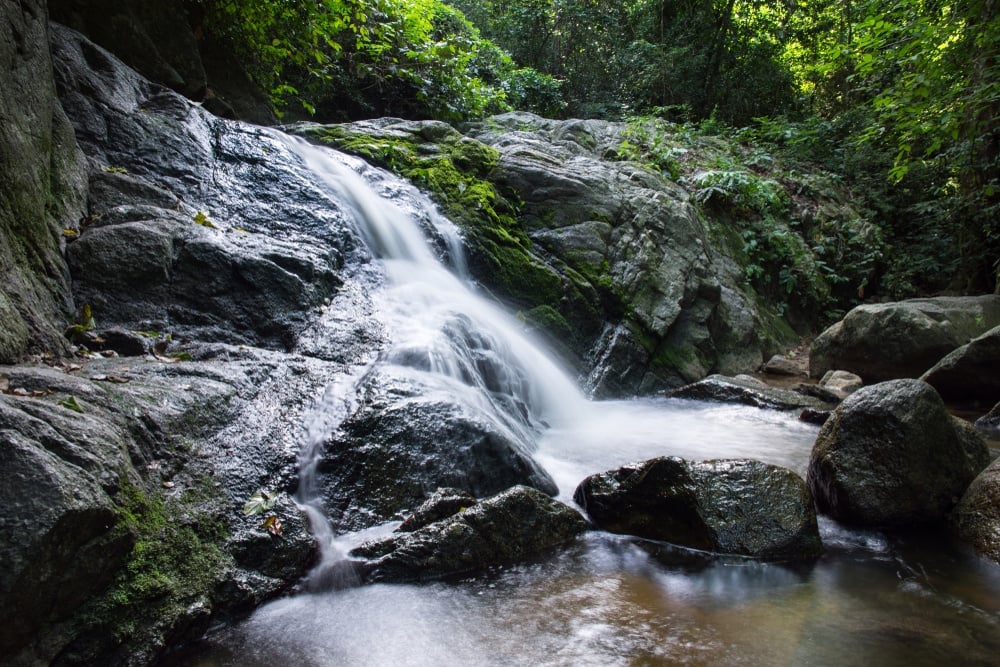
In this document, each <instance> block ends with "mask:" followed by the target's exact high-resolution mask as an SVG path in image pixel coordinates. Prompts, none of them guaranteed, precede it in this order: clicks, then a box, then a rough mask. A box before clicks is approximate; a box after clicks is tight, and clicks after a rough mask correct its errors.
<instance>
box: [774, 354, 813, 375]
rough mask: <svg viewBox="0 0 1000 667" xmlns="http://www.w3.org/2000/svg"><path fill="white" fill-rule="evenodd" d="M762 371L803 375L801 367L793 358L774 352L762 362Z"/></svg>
mask: <svg viewBox="0 0 1000 667" xmlns="http://www.w3.org/2000/svg"><path fill="white" fill-rule="evenodd" d="M764 372H765V373H768V374H770V375H788V376H795V375H804V372H803V370H802V368H801V367H800V366H799V364H798V363H796V362H795V360H794V359H789V358H787V357H785V356H782V355H780V354H776V355H774V356H773V357H771V358H770V359H768V361H767V363H766V364H764Z"/></svg>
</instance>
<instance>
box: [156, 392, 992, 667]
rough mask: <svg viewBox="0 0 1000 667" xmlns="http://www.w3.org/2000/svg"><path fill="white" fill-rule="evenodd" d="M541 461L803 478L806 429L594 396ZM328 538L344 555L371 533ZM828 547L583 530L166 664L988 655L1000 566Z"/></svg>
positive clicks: (867, 542) (938, 553)
mask: <svg viewBox="0 0 1000 667" xmlns="http://www.w3.org/2000/svg"><path fill="white" fill-rule="evenodd" d="M590 405H591V408H592V409H590V410H587V415H586V417H582V418H581V419H579V420H578V421H577V422H575V425H574V426H573V427H572V428H562V429H551V430H550V431H549V432H548V433H547V434H546V435H545V436H544V438H543V439H542V441H541V442H540V443H539V446H538V451H537V453H536V457H537V460H538V461H539V462H540V463H541V464H542V465H544V466H545V467H546V468H547V469H548V470H549V472H550V473H551V474H552V475H553V477H554V478H555V479H556V481H557V483H558V484H559V487H560V497H561V498H562V499H563V500H565V501H568V502H571V500H570V497H571V496H572V493H573V489H574V488H575V486H576V484H577V483H579V481H580V480H581V479H582V478H583V477H584V476H586V475H587V474H591V473H593V472H598V471H602V470H606V469H609V468H613V467H617V466H619V465H621V464H623V463H626V462H629V461H635V460H642V459H646V458H651V457H653V456H659V455H666V454H670V455H678V456H683V457H685V458H689V459H692V460H702V459H708V458H732V457H749V458H756V459H760V460H763V461H767V462H770V463H775V464H779V465H783V466H786V467H788V468H791V469H793V470H796V471H797V472H799V473H804V470H805V467H806V464H807V461H808V457H809V451H810V449H811V447H812V443H813V440H814V439H815V436H816V432H817V428H816V427H814V426H809V425H807V424H803V423H801V422H798V421H796V420H795V419H794V417H793V416H789V415H787V414H784V413H780V412H775V411H763V410H755V409H752V408H745V407H735V406H727V405H717V404H707V403H698V402H689V401H676V400H673V401H671V400H640V401H622V402H604V403H593V404H590ZM395 525H396V524H390V525H387V526H383V527H380V528H379V529H376V530H374V531H367V532H366V533H365V534H364V535H346V536H340V537H338V538H337V539H338V541H339V542H341V543H342V544H341V546H342V547H343V548H349V547H350V546H352V545H353V544H355V543H357V542H359V541H361V540H362V539H364V538H366V537H370V536H372V534H373V533H384V532H388V531H390V530H392V529H393V528H394V527H395ZM820 532H821V535H822V538H823V541H824V545H825V548H826V553H825V554H824V555H823V556H822V557H821V558H820V559H819V560H818V561H816V562H815V563H808V564H794V565H786V564H775V563H761V562H755V561H747V560H741V559H727V558H710V557H708V556H706V555H704V554H700V553H696V552H691V551H687V550H682V549H676V548H672V547H669V546H667V545H662V544H657V543H652V542H645V541H642V540H637V539H634V538H627V537H622V536H617V535H610V534H607V533H602V532H591V533H588V534H586V535H585V536H584V537H583V538H581V539H580V540H578V541H577V542H576V543H574V544H572V545H570V546H569V547H567V548H565V549H563V550H561V551H559V552H557V553H555V554H553V555H552V556H551V557H549V558H547V559H544V560H540V561H537V562H533V563H527V564H519V565H515V566H511V567H508V568H504V569H499V570H495V571H491V572H488V573H486V574H480V575H477V576H475V577H468V578H457V579H455V580H452V581H442V582H436V583H430V584H421V585H373V586H366V587H360V588H353V589H347V590H341V591H332V592H326V593H303V594H298V595H294V596H291V597H288V598H284V599H281V600H278V601H275V602H272V603H271V604H268V605H266V606H264V607H263V608H261V609H260V610H258V611H257V612H256V613H255V614H254V615H253V616H251V617H250V618H249V619H247V620H246V621H244V622H242V623H240V624H238V625H235V626H232V627H226V628H220V629H217V630H216V631H214V632H213V633H211V634H210V635H209V636H208V637H207V638H206V639H205V640H204V642H203V643H202V644H201V645H200V646H199V647H198V648H197V650H196V651H194V652H193V653H188V654H186V655H185V656H183V657H178V659H177V660H176V661H174V662H175V664H185V665H197V666H199V667H210V666H212V667H214V666H223V665H227V666H228V665H232V666H234V667H235V666H241V667H243V666H247V667H257V666H259V667H265V666H266V667H274V665H302V666H315V667H335V666H337V667H355V666H356V667H369V666H382V665H384V666H386V667H389V666H400V667H402V666H413V667H417V666H431V665H433V666H435V667H450V666H455V667H459V666H477V665H482V666H484V667H485V666H497V667H499V666H508V665H509V666H521V665H523V666H525V667H528V666H532V667H534V666H542V665H548V666H553V667H554V666H566V667H569V666H576V665H593V666H612V665H621V666H640V665H648V666H656V665H718V666H725V665H789V666H792V665H831V666H832V665H879V666H893V665H899V666H901V667H915V666H918V665H935V666H938V665H945V664H949V665H995V664H997V663H998V659H1000V658H998V656H1000V567H998V566H997V565H996V564H993V563H991V562H989V561H987V560H985V559H983V558H981V557H979V556H977V555H976V554H974V553H972V552H971V551H970V550H968V549H966V548H965V547H963V546H961V545H959V544H956V543H955V542H953V541H952V540H951V539H950V538H949V537H948V536H947V534H945V533H943V532H940V533H939V532H925V533H920V534H916V533H913V534H892V535H887V534H884V533H881V532H878V531H858V530H851V529H847V528H844V527H842V526H839V525H838V524H836V523H834V522H832V521H829V520H826V519H822V518H821V520H820Z"/></svg>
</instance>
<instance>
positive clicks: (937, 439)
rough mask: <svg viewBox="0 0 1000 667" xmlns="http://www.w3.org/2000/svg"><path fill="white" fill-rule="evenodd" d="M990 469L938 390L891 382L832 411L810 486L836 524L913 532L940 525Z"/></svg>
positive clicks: (981, 446) (982, 449) (982, 447)
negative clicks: (911, 529)
mask: <svg viewBox="0 0 1000 667" xmlns="http://www.w3.org/2000/svg"><path fill="white" fill-rule="evenodd" d="M988 462H989V452H988V450H987V448H986V444H985V443H984V442H983V440H982V439H981V438H980V437H979V436H978V435H977V434H976V433H975V431H974V429H972V427H971V426H969V425H968V424H966V423H965V422H963V421H962V420H960V419H958V418H956V417H952V416H951V415H949V414H948V412H947V411H946V410H945V407H944V403H943V402H942V400H941V397H940V396H938V394H937V392H935V391H934V389H933V387H931V386H930V385H928V384H927V383H925V382H921V381H919V380H892V381H889V382H883V383H881V384H876V385H871V386H868V387H864V388H862V389H859V390H858V391H856V392H855V393H853V394H851V395H850V396H849V397H847V399H845V400H844V402H843V403H841V404H840V406H838V407H837V408H836V409H835V410H834V411H833V414H832V415H831V416H830V419H829V420H828V421H827V422H826V424H825V425H824V426H823V427H822V429H820V432H819V436H818V437H817V439H816V444H815V446H814V447H813V451H812V455H811V457H810V461H809V471H808V476H807V481H808V483H809V487H810V489H811V490H812V492H813V495H814V496H815V498H816V505H817V507H818V508H819V510H820V511H822V512H824V513H826V514H829V515H830V516H831V517H833V518H835V519H837V520H839V521H843V522H845V523H852V524H860V525H869V526H908V525H916V524H923V523H928V522H933V521H939V520H941V519H943V518H944V517H945V515H946V514H947V513H948V512H949V511H950V510H951V509H952V507H954V506H955V503H957V502H958V499H959V498H960V497H961V495H962V493H963V492H964V491H965V489H966V487H967V486H968V485H969V483H970V482H971V481H972V480H973V478H974V477H975V476H976V475H977V474H978V473H979V472H980V471H981V470H982V469H983V468H984V467H986V464H987V463H988Z"/></svg>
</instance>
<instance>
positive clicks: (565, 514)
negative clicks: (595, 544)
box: [349, 486, 587, 582]
mask: <svg viewBox="0 0 1000 667" xmlns="http://www.w3.org/2000/svg"><path fill="white" fill-rule="evenodd" d="M586 528H587V522H586V521H584V519H583V517H581V516H580V514H579V513H578V512H577V511H576V510H574V509H572V508H571V507H569V506H567V505H564V504H563V503H561V502H559V501H557V500H554V499H553V498H550V497H549V496H547V495H545V494H544V493H542V492H540V491H538V490H536V489H532V488H529V487H526V486H515V487H513V488H511V489H508V490H506V491H504V492H502V493H499V494H497V495H495V496H493V497H492V498H487V499H486V500H483V501H481V502H479V503H477V504H476V505H474V506H473V507H470V508H468V509H465V510H463V511H461V512H459V513H457V514H454V515H453V516H451V517H449V518H446V519H442V520H440V521H437V522H434V523H431V524H430V525H427V526H425V527H423V528H420V529H419V530H416V531H414V532H407V533H400V534H397V535H394V536H392V537H389V538H386V539H383V540H378V541H375V542H369V543H366V544H363V545H362V546H360V547H358V548H357V549H354V550H353V551H351V553H350V554H349V556H350V557H351V558H357V559H362V558H363V559H366V560H364V561H360V562H358V563H356V564H355V566H356V567H357V569H358V570H359V572H360V574H361V578H362V580H363V581H365V582H376V581H381V582H401V581H419V580H426V579H436V578H440V577H443V576H446V575H452V574H459V573H465V572H473V571H480V570H485V569H487V568H490V567H493V566H497V565H507V564H511V563H517V562H521V561H524V560H526V559H530V558H535V557H538V556H541V555H543V554H545V553H547V552H549V551H552V549H554V548H555V547H558V546H560V545H562V544H566V543H567V542H570V541H572V540H573V538H575V537H576V536H577V535H579V534H580V533H582V532H583V531H584V530H586Z"/></svg>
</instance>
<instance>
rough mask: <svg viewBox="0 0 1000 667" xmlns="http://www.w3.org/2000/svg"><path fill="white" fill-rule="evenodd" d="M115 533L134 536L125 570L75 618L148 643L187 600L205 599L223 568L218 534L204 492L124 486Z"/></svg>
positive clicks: (225, 559)
mask: <svg viewBox="0 0 1000 667" xmlns="http://www.w3.org/2000/svg"><path fill="white" fill-rule="evenodd" d="M117 502H118V504H119V522H118V525H117V526H116V527H115V528H114V531H117V532H128V533H130V534H132V535H133V536H134V546H133V547H132V551H131V553H130V554H129V557H128V560H127V562H126V564H125V567H124V568H122V570H121V572H120V573H119V575H118V577H117V578H116V579H115V581H114V582H113V583H112V585H111V586H110V587H109V588H108V590H107V591H105V593H104V594H103V595H102V596H100V597H99V598H97V599H96V600H94V601H92V602H91V603H90V604H88V606H87V607H86V608H85V609H84V611H83V613H82V620H83V621H84V622H85V623H86V624H87V625H89V626H92V627H94V628H101V629H103V630H105V631H107V632H110V633H111V634H112V635H114V636H115V637H116V639H117V640H118V641H119V642H121V643H128V642H130V641H133V640H140V641H141V640H144V639H145V640H148V639H149V638H150V637H151V636H152V635H153V634H154V633H156V632H157V631H158V630H157V628H159V631H164V630H168V629H169V627H170V625H171V624H172V623H173V622H174V621H175V620H176V619H177V618H178V617H179V616H180V615H181V614H183V613H184V611H185V610H186V609H187V608H188V607H190V606H191V605H192V604H193V603H195V602H197V601H199V600H203V599H205V597H206V596H207V594H208V593H209V592H210V591H211V590H212V587H213V585H214V581H215V580H216V578H217V577H218V576H219V575H220V574H221V573H222V572H223V570H224V568H225V567H226V565H227V564H228V563H229V559H228V557H227V556H226V555H225V554H224V553H223V552H222V550H221V548H220V546H219V545H220V544H221V543H222V541H223V540H224V539H225V538H226V530H225V527H224V524H223V522H222V520H221V518H220V517H219V516H216V515H214V514H213V513H212V512H210V511H208V510H207V509H206V505H208V506H211V505H212V504H213V503H212V502H211V500H210V497H209V496H208V495H207V494H205V493H204V492H198V491H195V490H187V491H185V492H184V494H183V495H182V496H181V497H179V498H164V497H161V496H159V495H156V494H148V493H146V492H145V491H143V490H142V489H141V488H139V487H138V486H135V485H133V484H125V485H124V486H123V487H122V490H121V491H120V493H119V495H118V498H117Z"/></svg>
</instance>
